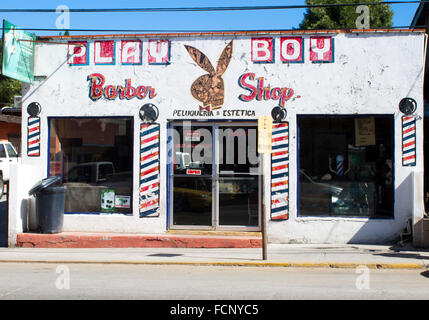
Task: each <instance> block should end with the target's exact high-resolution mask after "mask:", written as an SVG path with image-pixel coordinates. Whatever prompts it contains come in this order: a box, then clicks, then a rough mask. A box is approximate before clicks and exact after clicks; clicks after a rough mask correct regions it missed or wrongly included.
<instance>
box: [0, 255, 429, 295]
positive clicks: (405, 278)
mask: <svg viewBox="0 0 429 320" xmlns="http://www.w3.org/2000/svg"><path fill="white" fill-rule="evenodd" d="M15 299H18V300H21V299H26V300H27V299H28V300H53V299H56V300H58V299H59V300H63V299H64V300H69V299H73V300H89V299H91V300H98V299H103V300H110V299H115V300H122V299H127V300H171V299H172V300H229V299H232V300H242V299H244V300H294V299H297V300H300V299H306V300H313V299H328V300H338V299H346V300H355V299H413V300H414V299H416V300H421V299H424V300H427V299H429V271H422V270H372V269H371V270H363V269H362V270H361V269H360V270H355V269H307V268H273V267H208V266H167V265H118V264H110V265H103V264H69V265H56V264H32V263H1V264H0V300H15Z"/></svg>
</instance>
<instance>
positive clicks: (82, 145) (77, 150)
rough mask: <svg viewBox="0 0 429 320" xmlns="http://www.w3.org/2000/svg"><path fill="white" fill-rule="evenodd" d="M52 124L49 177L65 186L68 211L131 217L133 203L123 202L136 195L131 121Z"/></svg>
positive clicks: (53, 120) (72, 120) (56, 120)
mask: <svg viewBox="0 0 429 320" xmlns="http://www.w3.org/2000/svg"><path fill="white" fill-rule="evenodd" d="M49 125H50V130H49V132H50V137H49V138H50V150H49V174H50V175H51V176H52V175H60V176H62V179H63V182H64V184H65V185H66V187H67V192H66V205H65V211H66V212H88V213H99V212H106V213H112V212H116V213H126V214H129V213H131V212H132V208H131V205H130V204H131V203H132V201H129V202H127V203H128V205H125V206H124V205H123V203H122V202H121V201H119V200H121V199H126V198H129V199H131V197H132V176H133V175H132V171H133V170H132V168H133V120H132V119H130V118H67V119H65V118H51V119H49ZM107 198H108V199H107ZM115 199H118V201H117V206H116V201H115ZM107 200H109V201H107ZM106 203H108V204H109V205H106ZM112 203H115V205H112Z"/></svg>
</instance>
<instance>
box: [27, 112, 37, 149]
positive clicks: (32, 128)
mask: <svg viewBox="0 0 429 320" xmlns="http://www.w3.org/2000/svg"><path fill="white" fill-rule="evenodd" d="M27 155H28V156H29V157H39V156H40V118H39V117H28V139H27Z"/></svg>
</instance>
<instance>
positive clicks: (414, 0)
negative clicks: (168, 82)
mask: <svg viewBox="0 0 429 320" xmlns="http://www.w3.org/2000/svg"><path fill="white" fill-rule="evenodd" d="M428 2H429V0H421V1H417V0H410V1H381V2H360V3H331V4H309V5H286V6H238V7H179V8H107V9H99V8H98V9H96V8H93V9H65V10H62V11H61V12H65V11H66V12H74V13H88V12H91V13H106V12H195V11H207V12H210V11H212V12H213V11H252V10H287V9H308V8H325V7H351V6H359V5H368V6H375V5H388V4H405V3H428ZM59 11H60V10H57V9H0V12H2V13H7V12H15V13H23V12H27V13H58V12H59Z"/></svg>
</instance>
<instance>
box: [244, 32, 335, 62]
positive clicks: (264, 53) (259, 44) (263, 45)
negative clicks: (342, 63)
mask: <svg viewBox="0 0 429 320" xmlns="http://www.w3.org/2000/svg"><path fill="white" fill-rule="evenodd" d="M305 42H307V43H308V47H309V52H310V54H309V57H310V61H311V62H313V63H317V62H334V39H333V38H332V37H330V36H314V37H309V38H305V39H304V38H303V37H280V54H279V57H280V61H281V62H283V63H303V62H304V47H305V45H304V43H305ZM251 43H252V45H251V48H252V51H251V59H252V62H253V63H274V62H275V50H274V38H271V37H262V38H252V39H251Z"/></svg>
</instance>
